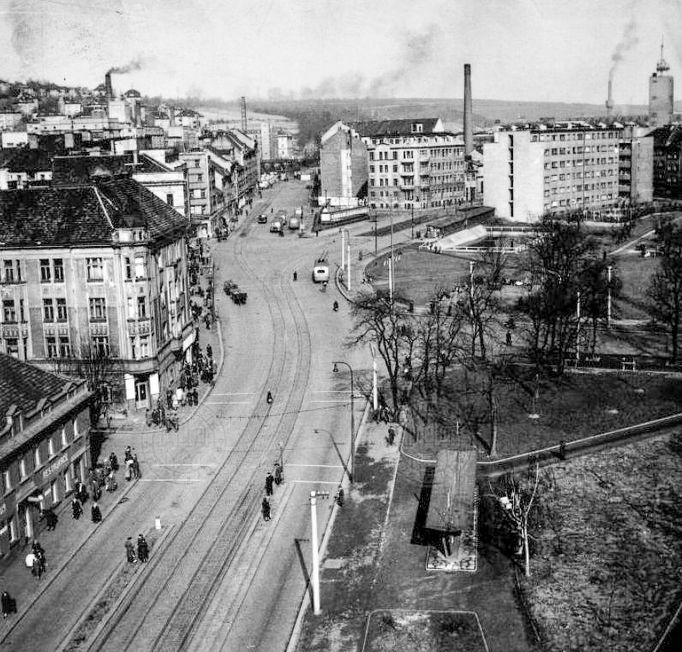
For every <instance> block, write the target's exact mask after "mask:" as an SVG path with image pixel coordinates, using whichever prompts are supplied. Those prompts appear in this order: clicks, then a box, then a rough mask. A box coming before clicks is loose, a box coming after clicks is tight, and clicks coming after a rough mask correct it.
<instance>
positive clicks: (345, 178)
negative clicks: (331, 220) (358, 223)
mask: <svg viewBox="0 0 682 652" xmlns="http://www.w3.org/2000/svg"><path fill="white" fill-rule="evenodd" d="M368 169H369V168H368V155H367V146H366V145H365V143H364V141H363V140H362V139H361V138H360V134H358V132H357V131H355V130H354V129H353V128H352V127H350V126H349V125H346V124H344V123H343V122H340V121H339V122H336V123H334V124H333V125H332V126H331V127H330V128H329V129H327V131H325V132H324V133H323V134H322V137H321V139H320V181H321V186H320V196H319V197H318V204H319V205H320V206H326V205H330V206H351V207H352V206H357V205H358V203H359V201H360V200H363V201H364V199H365V197H366V196H367V183H368V176H367V172H368Z"/></svg>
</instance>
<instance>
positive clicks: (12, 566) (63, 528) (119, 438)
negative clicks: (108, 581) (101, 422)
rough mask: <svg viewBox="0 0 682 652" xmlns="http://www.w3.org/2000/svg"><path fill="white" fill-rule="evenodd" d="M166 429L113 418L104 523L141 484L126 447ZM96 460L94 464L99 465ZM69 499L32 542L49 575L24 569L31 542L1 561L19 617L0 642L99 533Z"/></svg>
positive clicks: (215, 340) (3, 586) (184, 412)
mask: <svg viewBox="0 0 682 652" xmlns="http://www.w3.org/2000/svg"><path fill="white" fill-rule="evenodd" d="M216 244H217V241H215V240H211V241H209V242H208V248H209V249H210V250H214V249H215V246H216ZM206 246H207V245H206V244H204V247H206ZM200 283H201V285H202V287H203V288H204V290H205V289H206V287H207V286H208V278H207V276H206V275H203V276H201V277H200ZM192 299H193V300H194V301H198V300H200V299H199V297H197V295H192ZM199 325H200V327H201V328H200V331H199V342H200V345H201V349H202V351H205V348H206V344H210V345H211V348H212V349H213V357H214V358H215V359H216V362H217V364H218V371H217V374H216V375H218V374H220V373H221V370H222V368H223V363H224V350H223V345H222V334H221V324H220V321H219V320H217V319H216V321H215V322H214V323H213V324H212V325H211V328H210V330H207V329H206V327H205V325H204V323H203V322H199ZM212 388H213V385H212V384H208V383H204V382H201V381H200V383H199V386H198V387H197V390H198V392H199V402H198V405H195V406H191V407H190V406H184V407H179V408H178V414H179V417H180V425H182V424H184V423H186V422H187V421H189V420H190V419H191V418H192V417H193V416H194V414H195V413H196V412H197V411H198V410H199V409H200V408H201V406H202V404H203V402H204V401H205V400H206V397H207V396H208V395H209V394H210V392H211V390H212ZM163 428H164V426H154V427H152V428H149V427H148V426H147V425H146V418H145V411H144V410H133V411H129V412H128V413H127V414H126V415H122V414H121V415H113V416H112V419H111V427H110V428H106V429H103V430H102V432H103V435H104V438H103V441H102V447H101V451H100V455H99V460H104V459H107V458H108V457H109V453H110V452H112V451H114V452H115V453H116V456H117V457H118V461H119V470H118V472H117V473H116V479H117V482H118V489H117V490H116V491H114V492H107V491H105V490H104V487H102V497H101V498H100V500H99V501H98V505H99V507H100V509H101V511H102V519H103V520H104V519H106V518H107V516H108V515H109V514H110V513H111V512H112V511H113V510H114V509H115V507H116V506H117V504H118V503H119V502H120V501H121V500H122V499H123V498H124V497H125V496H126V494H127V493H128V492H129V491H130V490H131V489H132V488H133V487H134V486H135V484H136V483H137V481H136V480H132V481H129V482H126V480H125V477H124V474H125V467H124V464H123V453H124V449H125V447H126V446H127V445H130V446H131V447H133V448H134V447H135V440H136V439H137V438H138V437H139V435H140V434H143V433H149V432H155V431H161V430H162V429H163ZM92 461H93V465H94V463H95V462H97V461H98V460H92ZM140 462H141V464H142V469H143V473H144V464H145V460H144V459H141V460H140ZM71 498H72V495H71V494H69V495H68V496H66V497H65V498H64V500H63V501H62V503H61V504H60V505H59V507H58V508H57V509H55V510H54V511H55V513H56V514H57V516H58V518H59V522H58V524H57V527H56V528H55V529H54V530H51V531H48V530H46V529H45V523H44V521H41V522H39V523H37V524H36V533H35V535H34V539H35V540H37V541H39V542H40V544H41V545H42V547H43V548H44V549H45V557H46V559H47V570H46V572H45V574H44V575H43V576H42V578H40V579H38V578H37V577H34V576H33V575H32V574H31V571H30V569H29V568H27V567H26V564H25V558H26V555H27V554H28V553H29V552H31V545H32V541H27V542H25V543H20V544H18V545H16V546H14V547H13V548H12V550H11V552H10V553H9V554H8V555H6V556H5V557H3V558H2V559H0V591H5V590H6V591H8V592H9V593H10V595H11V596H12V597H13V598H14V599H15V600H16V605H17V614H15V615H11V616H9V617H8V618H7V619H6V620H2V621H1V622H0V640H2V638H4V636H5V635H6V633H7V631H8V630H9V629H10V628H11V627H12V626H13V624H14V622H16V620H17V619H18V617H20V616H21V614H22V613H23V612H25V611H26V610H28V609H30V608H31V606H32V604H33V602H34V601H35V600H36V599H37V597H38V596H39V595H40V594H41V593H42V592H43V591H45V590H46V589H47V587H48V586H49V584H50V583H51V582H52V581H53V579H54V578H56V576H57V575H58V574H59V573H60V571H61V570H63V569H64V567H65V566H66V565H67V564H68V563H69V561H70V560H71V559H72V558H73V557H74V556H75V555H76V554H77V553H78V551H79V550H80V549H81V548H82V547H83V546H84V545H85V543H86V542H87V541H88V539H89V538H90V537H91V536H93V535H94V534H95V533H96V530H97V528H98V527H100V525H96V524H95V523H93V522H92V520H91V518H90V507H91V506H92V502H93V501H92V499H90V500H88V501H87V502H86V503H85V504H84V505H83V514H82V516H81V517H80V519H78V520H75V519H73V517H72V514H71Z"/></svg>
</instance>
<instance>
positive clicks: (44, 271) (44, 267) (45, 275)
mask: <svg viewBox="0 0 682 652" xmlns="http://www.w3.org/2000/svg"><path fill="white" fill-rule="evenodd" d="M51 280H52V268H51V266H50V259H49V258H41V259H40V282H41V283H49V282H50V281H51Z"/></svg>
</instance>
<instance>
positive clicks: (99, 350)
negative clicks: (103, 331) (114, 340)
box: [92, 335, 109, 356]
mask: <svg viewBox="0 0 682 652" xmlns="http://www.w3.org/2000/svg"><path fill="white" fill-rule="evenodd" d="M92 348H93V351H94V353H96V354H97V355H102V356H106V355H109V336H108V335H98V336H96V337H93V338H92Z"/></svg>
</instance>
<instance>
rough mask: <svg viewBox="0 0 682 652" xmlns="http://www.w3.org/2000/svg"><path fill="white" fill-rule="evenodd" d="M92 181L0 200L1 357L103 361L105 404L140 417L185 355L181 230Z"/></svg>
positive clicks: (50, 363) (129, 186) (130, 194)
mask: <svg viewBox="0 0 682 652" xmlns="http://www.w3.org/2000/svg"><path fill="white" fill-rule="evenodd" d="M65 158H66V157H65ZM91 178H92V180H93V181H91V182H90V183H89V184H87V185H70V186H64V187H52V188H34V189H28V190H8V191H5V192H2V193H0V294H1V297H0V301H1V302H2V305H1V306H0V309H1V312H0V350H1V351H3V352H4V353H7V354H9V355H13V356H15V357H17V358H19V359H22V360H30V361H32V362H35V363H37V364H39V365H40V366H42V367H44V368H47V369H55V368H58V369H67V370H68V368H69V365H70V364H72V363H74V361H78V360H82V359H91V358H92V356H96V357H104V358H106V359H107V360H109V361H110V363H111V364H110V366H109V368H108V379H109V380H108V382H109V384H110V388H111V394H112V398H113V400H114V401H115V402H118V403H126V404H127V405H128V407H130V408H133V407H137V408H144V407H146V406H148V405H149V404H150V402H151V400H152V399H154V398H155V397H156V396H158V394H159V392H160V391H164V390H165V389H166V388H167V387H170V386H172V385H173V383H174V382H175V380H176V379H177V378H178V375H179V371H180V366H181V364H182V361H183V358H186V359H188V358H189V356H191V344H192V342H193V339H194V336H195V331H194V328H193V325H192V320H191V317H190V313H189V299H188V287H187V259H186V240H185V237H186V230H187V221H186V219H185V218H184V216H182V215H181V214H180V213H178V212H177V211H175V210H174V209H172V208H170V207H169V206H167V205H166V203H165V202H163V201H162V200H160V199H158V198H157V197H156V196H154V194H152V193H151V192H150V191H149V190H147V189H146V188H144V187H143V186H141V185H140V184H138V183H136V182H135V181H133V180H132V179H130V178H114V177H113V176H112V175H111V172H107V171H106V170H102V171H101V172H99V173H96V174H92V175H91ZM97 179H99V180H98V181H97Z"/></svg>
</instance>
